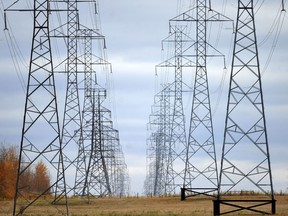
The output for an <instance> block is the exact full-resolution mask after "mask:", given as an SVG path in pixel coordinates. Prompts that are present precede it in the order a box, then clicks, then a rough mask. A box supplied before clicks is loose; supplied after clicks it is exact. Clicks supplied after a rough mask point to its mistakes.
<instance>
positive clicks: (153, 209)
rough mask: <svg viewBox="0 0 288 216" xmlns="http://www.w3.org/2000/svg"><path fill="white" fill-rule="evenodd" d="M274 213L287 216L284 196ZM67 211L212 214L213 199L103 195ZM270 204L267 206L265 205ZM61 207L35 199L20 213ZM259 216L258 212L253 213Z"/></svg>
mask: <svg viewBox="0 0 288 216" xmlns="http://www.w3.org/2000/svg"><path fill="white" fill-rule="evenodd" d="M276 199H277V205H276V206H277V214H276V215H279V216H287V215H288V196H276ZM69 203H70V205H69V211H70V215H71V216H78V215H79V216H80V215H83V216H84V215H99V216H108V215H110V216H124V215H127V216H128V215H129V216H130V215H131V216H138V215H144V216H145V215H146V216H164V215H165V216H167V215H168V216H172V215H173V216H178V215H179V216H180V215H181V216H188V215H189V216H191V215H192V216H212V215H213V202H212V200H211V199H199V198H197V199H195V198H193V199H187V200H185V201H180V199H179V197H153V198H147V197H139V198H135V197H133V198H121V199H117V198H103V199H94V200H92V202H91V204H87V203H85V202H84V201H83V200H78V199H70V200H69ZM12 206H13V202H12V201H0V216H4V215H12ZM269 207H270V206H267V208H269ZM63 208H64V206H61V205H60V206H59V205H57V206H51V205H49V204H48V203H47V202H45V201H43V200H42V201H38V202H37V203H35V204H34V205H33V206H30V207H29V208H28V209H27V210H26V211H25V214H24V215H61V214H60V213H59V211H58V210H57V209H59V210H61V209H62V210H63ZM229 215H253V214H251V212H250V213H249V214H247V212H246V213H245V212H243V211H242V212H238V213H234V214H229ZM254 215H259V214H254Z"/></svg>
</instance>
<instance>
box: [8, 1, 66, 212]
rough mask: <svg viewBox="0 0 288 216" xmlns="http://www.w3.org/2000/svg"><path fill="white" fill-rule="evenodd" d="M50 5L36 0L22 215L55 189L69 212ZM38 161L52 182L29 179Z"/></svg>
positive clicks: (21, 173)
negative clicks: (56, 88) (51, 33)
mask: <svg viewBox="0 0 288 216" xmlns="http://www.w3.org/2000/svg"><path fill="white" fill-rule="evenodd" d="M48 8H49V7H48V1H47V0H34V10H32V11H33V15H34V31H33V39H32V48H31V59H30V65H29V75H28V83H27V93H26V102H25V112H24V119H23V128H22V137H21V145H20V155H19V167H18V175H17V184H16V194H15V198H14V211H13V215H22V214H23V213H24V211H25V210H26V209H27V208H28V207H29V206H31V205H32V204H33V203H35V202H36V201H37V200H38V199H39V198H40V197H41V198H44V199H45V197H46V198H47V197H51V195H52V194H53V193H54V199H55V200H56V199H58V198H59V197H61V198H63V197H64V198H65V205H63V206H62V207H60V206H57V210H58V211H61V213H62V214H68V206H67V196H66V187H65V185H66V183H65V176H64V168H63V161H62V146H61V142H60V128H59V117H58V108H57V101H56V90H55V81H54V73H53V64H52V54H51V45H50V36H49V13H50V11H49V9H48ZM9 10H10V9H9ZM19 11H21V10H19ZM24 11H25V10H24ZM26 11H27V10H26ZM39 162H43V163H44V164H45V165H46V166H47V169H48V170H49V174H50V175H51V178H52V179H51V182H50V184H49V183H48V184H45V185H42V186H41V184H40V182H39V181H43V180H40V179H38V180H35V181H38V182H34V183H33V182H31V180H29V175H31V172H34V169H35V166H37V164H38V163H39ZM56 176H58V178H57V179H56ZM36 183H37V185H35V184H36ZM42 183H43V182H42ZM56 185H57V187H56ZM51 201H52V200H50V202H51ZM62 208H64V209H62ZM55 210H56V208H55Z"/></svg>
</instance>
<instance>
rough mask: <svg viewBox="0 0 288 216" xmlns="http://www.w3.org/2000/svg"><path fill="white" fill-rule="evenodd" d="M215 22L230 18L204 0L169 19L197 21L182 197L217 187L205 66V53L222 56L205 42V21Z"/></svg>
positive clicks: (206, 192) (211, 190)
mask: <svg viewBox="0 0 288 216" xmlns="http://www.w3.org/2000/svg"><path fill="white" fill-rule="evenodd" d="M194 14H196V17H195V15H194ZM216 21H217V22H223V21H231V20H230V19H229V18H227V17H225V16H223V15H221V14H220V13H217V12H215V11H213V10H212V9H211V8H208V7H207V6H206V0H197V1H196V7H195V8H192V9H190V10H188V11H186V12H184V13H182V14H180V15H178V16H176V17H175V18H173V19H171V20H170V22H196V42H195V44H194V46H195V48H196V54H195V55H193V53H192V54H191V56H194V57H195V58H196V74H195V83H194V89H193V94H194V95H193V99H192V112H191V119H190V129H189V136H188V143H187V145H186V149H185V170H184V178H183V187H182V188H181V199H182V200H184V199H185V198H186V197H189V196H196V195H203V194H204V195H208V196H212V194H213V193H214V192H215V191H217V189H218V171H217V163H216V154H215V142H214V133H213V125H212V115H211V105H210V96H209V86H208V76H207V68H206V66H207V56H209V57H217V56H222V57H224V56H223V55H222V54H221V53H219V51H217V50H216V49H214V48H213V47H212V46H211V45H209V44H208V42H207V31H208V30H207V23H208V22H216ZM208 47H209V48H212V49H213V50H214V51H215V52H217V55H216V54H214V55H208V54H207V48H208ZM186 52H187V50H186ZM192 52H193V51H192Z"/></svg>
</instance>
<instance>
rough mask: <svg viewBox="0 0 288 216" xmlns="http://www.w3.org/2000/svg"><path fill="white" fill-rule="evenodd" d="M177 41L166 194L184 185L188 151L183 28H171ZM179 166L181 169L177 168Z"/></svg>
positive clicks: (173, 192) (175, 191)
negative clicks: (183, 92)
mask: <svg viewBox="0 0 288 216" xmlns="http://www.w3.org/2000/svg"><path fill="white" fill-rule="evenodd" d="M171 29H172V31H173V35H174V40H175V58H174V60H175V74H174V76H175V82H174V83H173V88H174V89H173V93H174V95H173V100H174V102H173V110H172V117H171V124H170V126H171V130H170V138H169V147H168V149H169V150H168V164H167V176H166V192H165V193H166V194H175V193H177V188H178V189H179V188H180V187H181V186H182V184H183V179H184V172H185V159H186V149H187V139H186V129H185V116H184V110H183V100H182V89H183V86H182V85H183V82H182V53H183V52H182V31H183V30H182V26H177V25H175V26H171ZM176 164H177V165H179V167H177V166H176Z"/></svg>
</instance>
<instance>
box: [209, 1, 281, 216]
mask: <svg viewBox="0 0 288 216" xmlns="http://www.w3.org/2000/svg"><path fill="white" fill-rule="evenodd" d="M243 161H244V164H243ZM240 190H245V191H248V193H249V192H251V191H252V192H254V193H255V192H256V193H257V194H258V195H257V196H255V197H253V196H249V198H247V199H243V200H242V199H241V200H231V197H230V198H228V197H227V196H226V195H229V194H231V193H232V192H233V191H240ZM221 204H222V205H228V206H230V207H231V206H233V207H234V208H232V210H231V209H230V210H231V211H228V212H236V211H241V210H250V211H253V212H258V213H265V214H271V213H272V214H275V211H276V209H275V199H274V192H273V184H272V175H271V166H270V156H269V148H268V140H267V131H266V123H265V113H264V103H263V92H262V84H261V73H260V68H259V57H258V48H257V39H256V32H255V18H254V4H253V0H239V1H238V13H237V24H236V33H235V42H234V51H233V60H232V72H231V77H230V85H229V94H228V106H227V115H226V122H225V132H224V144H223V149H222V158H221V169H220V182H219V197H218V199H217V200H215V201H214V215H220V214H224V212H223V213H221V209H220V205H221ZM270 204H271V212H266V211H265V209H264V210H263V209H261V207H262V206H264V205H270ZM228 212H225V213H228Z"/></svg>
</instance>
